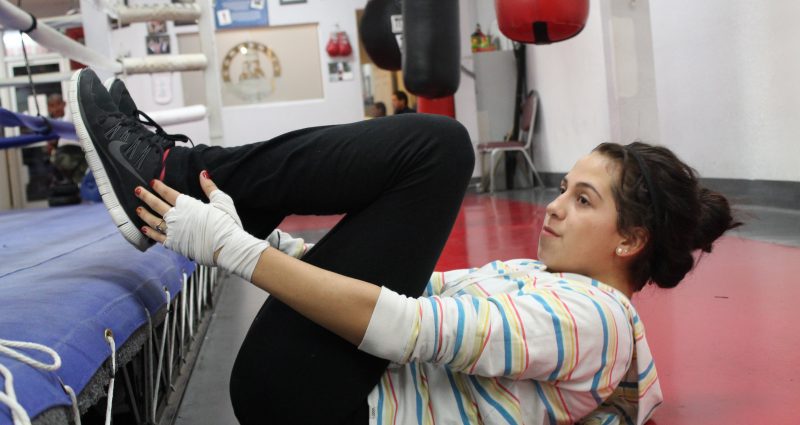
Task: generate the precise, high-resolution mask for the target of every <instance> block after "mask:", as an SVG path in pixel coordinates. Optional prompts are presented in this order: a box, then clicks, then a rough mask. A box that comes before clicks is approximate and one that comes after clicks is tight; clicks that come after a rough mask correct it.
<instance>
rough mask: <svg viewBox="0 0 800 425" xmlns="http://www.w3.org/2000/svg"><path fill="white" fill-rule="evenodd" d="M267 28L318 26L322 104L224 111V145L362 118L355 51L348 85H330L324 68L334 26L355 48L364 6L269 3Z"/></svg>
mask: <svg viewBox="0 0 800 425" xmlns="http://www.w3.org/2000/svg"><path fill="white" fill-rule="evenodd" d="M267 5H268V7H269V21H270V25H289V24H298V23H311V22H314V23H319V43H320V55H321V57H320V61H321V63H322V67H323V69H322V70H320V72H322V73H323V74H322V78H323V91H324V98H322V99H317V100H308V101H299V102H282V103H273V104H260V105H254V106H238V107H230V108H225V109H224V110H223V124H224V134H225V141H226V144H227V145H230V146H234V145H241V144H245V143H248V142H252V141H256V140H265V139H269V138H271V137H274V136H277V135H280V134H282V133H285V132H288V131H291V130H296V129H298V128H304V127H310V126H317V125H327V124H339V123H345V122H352V121H357V120H360V119H363V118H364V107H363V100H362V91H361V66H360V59H359V57H358V54H359V51H358V49H356V48H354V49H353V62H352V64H353V71H354V73H355V78H353V80H351V81H342V82H334V83H331V82H329V81H328V75H327V66H328V62H330V58H329V57H328V54H327V53H326V52H325V45H326V44H327V42H328V37H329V36H330V32H331V31H333V30H334V27H335V25H337V24H338V25H339V28H341V29H342V30H343V31H346V32H347V34H348V36H349V37H350V41H351V43H357V37H358V29H357V23H356V9H360V8H363V7H364V6H365V5H366V0H336V1H331V0H308V2H307V3H302V4H295V5H288V6H281V5H280V4H279V1H278V0H269V1H268V2H267Z"/></svg>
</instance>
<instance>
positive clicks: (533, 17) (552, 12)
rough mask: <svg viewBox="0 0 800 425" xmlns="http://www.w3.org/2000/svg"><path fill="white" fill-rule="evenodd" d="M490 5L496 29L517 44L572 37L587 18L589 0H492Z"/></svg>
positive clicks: (584, 24) (584, 23) (581, 28)
mask: <svg viewBox="0 0 800 425" xmlns="http://www.w3.org/2000/svg"><path fill="white" fill-rule="evenodd" d="M494 5H495V9H496V10H497V23H498V25H499V26H500V31H501V32H502V33H503V34H504V35H505V36H506V37H508V38H510V39H512V40H514V41H519V42H520V43H533V44H549V43H555V42H558V41H563V40H566V39H568V38H572V37H575V36H576V35H578V33H579V32H581V30H583V27H584V26H586V19H587V18H588V17H589V0H495V2H494Z"/></svg>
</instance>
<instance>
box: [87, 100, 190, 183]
mask: <svg viewBox="0 0 800 425" xmlns="http://www.w3.org/2000/svg"><path fill="white" fill-rule="evenodd" d="M147 118H150V117H147ZM109 119H115V120H117V122H116V124H115V125H114V126H113V127H111V128H109V129H108V130H106V132H105V135H106V137H109V138H110V137H113V136H115V135H116V137H117V138H118V139H119V140H120V141H122V142H123V143H125V142H128V139H130V138H131V135H137V134H138V135H139V136H140V137H138V138H136V139H135V140H134V141H133V142H131V143H126V145H125V147H124V148H123V149H122V154H123V155H124V156H125V158H127V159H128V160H129V161H130V163H131V165H133V166H134V167H136V169H139V170H141V169H142V165H143V164H144V161H145V160H146V159H147V158H148V156H149V155H150V153H151V152H152V151H153V150H155V151H156V152H157V153H158V157H159V158H162V157H163V156H164V151H165V150H166V149H169V148H171V147H173V146H175V141H176V139H178V140H180V141H187V140H188V139H189V138H188V137H186V136H183V135H177V136H183V137H175V136H176V135H169V134H167V133H166V132H164V130H161V132H160V133H158V132H156V133H153V132H151V131H150V130H148V129H147V128H145V127H144V125H143V123H141V122H139V121H138V120H135V119H133V118H131V117H129V116H127V115H125V114H122V113H110V114H108V115H105V116H103V117H101V118H100V119H99V120H98V121H99V124H100V125H101V126H102V125H103V124H104V123H105V122H106V121H107V120H109ZM150 120H151V121H152V119H150ZM159 129H160V127H159ZM193 146H194V144H193Z"/></svg>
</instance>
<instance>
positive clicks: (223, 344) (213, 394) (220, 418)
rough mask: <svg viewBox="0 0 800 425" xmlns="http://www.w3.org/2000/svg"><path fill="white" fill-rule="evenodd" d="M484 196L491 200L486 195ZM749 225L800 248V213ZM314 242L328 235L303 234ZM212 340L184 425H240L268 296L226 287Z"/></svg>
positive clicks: (519, 195) (759, 235) (761, 215)
mask: <svg viewBox="0 0 800 425" xmlns="http://www.w3.org/2000/svg"><path fill="white" fill-rule="evenodd" d="M556 195H557V191H556V190H554V189H549V190H516V191H508V192H498V193H497V194H496V195H494V196H497V197H501V198H505V199H514V200H519V201H525V202H534V203H538V204H546V203H547V202H549V200H551V199H553V198H554V197H555V196H556ZM479 196H489V195H486V194H482V195H479ZM736 209H737V211H738V212H737V215H738V216H739V217H740V220H743V221H745V222H746V225H745V226H743V227H741V228H740V229H737V230H736V231H734V232H733V235H734V236H738V237H743V238H748V239H756V240H761V241H765V242H773V243H779V244H783V245H790V246H797V247H800V211H797V210H787V209H780V208H770V207H762V206H754V205H739V206H736ZM299 236H302V237H304V238H306V240H309V241H315V240H318V239H319V238H320V237H321V236H322V232H308V233H305V234H301V235H299ZM220 290H221V291H222V293H221V295H220V298H219V301H218V304H217V307H216V310H215V313H214V315H213V318H212V322H211V324H210V327H209V330H208V333H207V335H206V340H205V341H204V343H203V347H202V349H201V352H200V356H199V358H198V360H197V365H196V366H195V369H194V373H193V374H192V377H191V379H190V381H189V384H188V388H187V390H186V395H185V397H184V399H183V403H182V405H181V407H180V409H179V412H178V418H177V421H176V423H177V424H178V425H228V424H230V425H235V424H236V423H237V422H236V419H235V418H234V416H233V410H232V408H231V403H230V399H229V397H228V382H229V376H230V371H231V367H232V365H233V361H234V359H235V356H236V352H237V351H238V349H239V346H240V345H241V342H242V340H243V339H244V335H245V333H246V332H247V329H248V327H249V325H250V321H251V320H252V318H253V317H254V316H255V314H256V312H257V311H258V309H259V308H260V307H261V304H262V303H263V302H264V299H266V297H267V294H266V293H264V292H263V291H261V290H259V289H257V288H255V287H254V286H252V285H250V284H248V283H246V282H244V281H243V280H241V279H238V278H230V279H227V280H226V281H224V282H223V284H222V286H221V288H220Z"/></svg>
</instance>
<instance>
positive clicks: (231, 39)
mask: <svg viewBox="0 0 800 425" xmlns="http://www.w3.org/2000/svg"><path fill="white" fill-rule="evenodd" d="M216 42H217V43H216V44H217V56H218V57H219V58H220V59H221V61H222V63H221V64H220V70H221V74H222V104H223V105H224V106H236V105H248V104H258V103H268V102H285V101H295V100H307V99H321V98H322V97H323V91H322V63H321V62H320V47H319V37H318V32H317V25H316V24H305V25H287V26H273V27H268V28H261V29H256V30H236V31H223V32H219V33H217V37H216Z"/></svg>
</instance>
